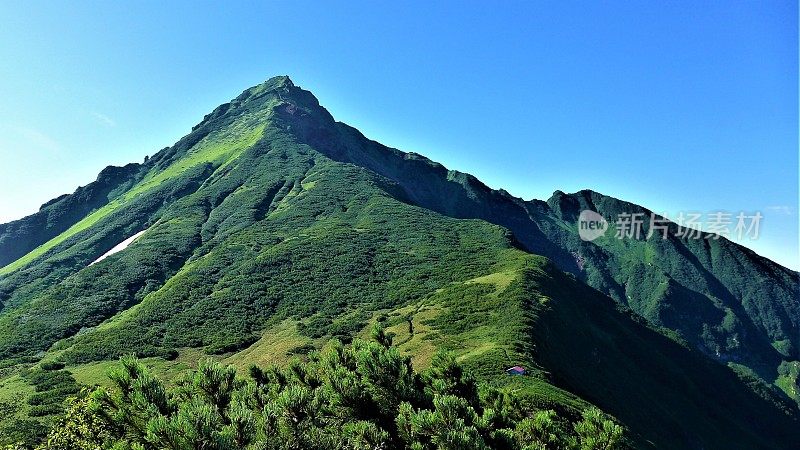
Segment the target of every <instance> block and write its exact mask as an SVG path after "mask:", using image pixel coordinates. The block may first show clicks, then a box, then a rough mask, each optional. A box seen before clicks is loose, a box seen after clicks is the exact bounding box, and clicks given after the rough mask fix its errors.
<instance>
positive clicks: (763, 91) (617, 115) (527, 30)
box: [0, 1, 800, 269]
mask: <svg viewBox="0 0 800 450" xmlns="http://www.w3.org/2000/svg"><path fill="white" fill-rule="evenodd" d="M115 3H119V4H115ZM130 3H131V4H127V5H123V4H121V2H25V3H24V4H23V3H19V4H18V5H14V4H12V3H11V2H3V3H2V4H0V23H2V26H0V61H2V63H1V64H0V156H2V161H3V163H2V164H0V193H2V200H1V201H0V222H4V221H8V220H12V219H15V218H19V217H22V216H24V215H26V214H29V213H32V212H34V211H36V210H37V209H38V206H39V205H40V204H41V203H43V202H45V201H46V200H48V199H50V198H52V197H54V196H56V195H59V194H62V193H66V192H72V191H73V190H74V189H75V188H76V187H77V186H78V185H83V184H86V183H88V182H90V181H92V180H93V179H94V178H95V176H96V175H97V173H98V172H99V170H100V169H102V168H103V167H104V166H106V165H109V164H124V163H127V162H131V161H140V160H141V159H142V158H143V157H144V156H145V155H148V154H153V153H155V152H156V151H157V150H158V149H161V148H163V147H166V146H168V145H171V144H172V143H173V142H175V141H176V140H177V139H178V138H180V137H181V136H182V135H184V134H186V133H187V132H188V131H189V130H190V128H191V126H192V125H194V124H195V123H197V122H199V120H200V119H201V118H202V116H203V115H204V114H206V113H208V112H209V111H211V110H212V109H213V108H214V107H215V106H217V105H218V104H220V103H223V102H225V101H228V100H229V99H231V98H233V97H235V96H236V95H237V94H239V93H240V92H241V91H242V90H244V89H245V88H247V87H249V86H251V85H254V84H257V83H259V82H261V81H263V80H264V79H266V78H269V77H270V76H273V75H279V74H288V75H290V76H291V77H292V79H293V80H294V82H295V83H296V84H298V85H300V86H302V87H304V88H307V89H310V90H311V91H313V92H314V93H315V94H316V95H317V97H318V98H319V99H320V101H321V103H322V104H323V105H324V106H325V107H327V108H328V109H329V110H330V111H331V113H332V114H333V115H334V117H336V118H337V119H338V120H342V121H344V122H347V123H349V124H351V125H353V126H355V127H357V128H359V129H361V130H362V131H363V132H364V133H365V134H366V135H367V136H369V137H371V138H373V139H376V140H379V141H381V142H383V143H385V144H387V145H391V146H394V147H397V148H400V149H402V150H406V151H415V152H418V153H422V154H424V155H426V156H428V157H430V158H432V159H434V160H437V161H439V162H442V163H443V164H445V165H446V166H447V167H449V168H453V169H458V170H461V171H465V172H470V173H472V174H474V175H476V176H478V177H479V178H480V179H482V180H483V181H484V182H486V183H487V184H488V185H489V186H491V187H495V188H501V187H502V188H505V189H506V190H508V191H509V192H511V193H512V194H515V195H517V196H520V197H523V198H526V199H529V198H540V199H546V198H548V197H549V196H550V195H551V193H552V192H553V191H554V190H556V189H560V190H563V191H566V192H574V191H577V190H580V189H583V188H591V189H594V190H597V191H600V192H603V193H606V194H610V195H613V196H616V197H619V198H623V199H626V200H629V201H632V202H635V203H639V204H642V205H644V206H647V207H649V208H650V209H653V210H656V211H666V212H670V213H672V214H676V213H678V212H681V211H697V212H707V213H710V212H714V211H719V210H725V211H731V212H734V213H735V212H739V211H747V212H754V211H761V212H762V213H763V214H764V219H763V221H762V222H761V229H760V237H759V239H758V240H757V241H744V242H742V243H743V244H745V245H747V246H749V247H751V248H754V249H755V250H756V251H758V252H759V253H761V254H763V255H766V256H768V257H770V258H772V259H774V260H776V261H779V262H781V263H783V264H784V265H787V266H789V267H792V268H794V269H798V268H800V256H798V253H799V252H798V32H797V19H798V11H797V4H796V2H789V1H786V2H782V1H768V2H754V1H753V2H736V1H731V2H583V1H581V2H560V1H559V2H555V1H554V2H536V3H533V2H506V3H503V4H499V3H494V2H473V1H468V2H458V3H456V2H419V3H416V4H415V3H414V2H410V3H406V2H394V3H389V2H341V3H336V2H252V3H250V2H218V3H212V2H202V1H199V2H185V3H181V2H145V1H137V2H130ZM162 3H166V5H164V4H162ZM223 3H225V5H224V6H223V5H222V4H223ZM431 3H435V4H431Z"/></svg>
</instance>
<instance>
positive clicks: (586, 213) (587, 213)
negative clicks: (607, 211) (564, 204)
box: [578, 209, 608, 241]
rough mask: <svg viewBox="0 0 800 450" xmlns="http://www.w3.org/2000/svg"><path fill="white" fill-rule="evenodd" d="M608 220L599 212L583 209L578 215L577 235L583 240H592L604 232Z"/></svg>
mask: <svg viewBox="0 0 800 450" xmlns="http://www.w3.org/2000/svg"><path fill="white" fill-rule="evenodd" d="M606 230H608V222H607V221H606V219H605V218H604V217H603V216H601V215H600V214H598V213H596V212H594V211H591V210H588V209H584V210H583V211H581V214H580V215H579V216H578V235H580V237H581V239H582V240H584V241H593V240H595V239H597V238H599V237H600V236H602V235H604V234H606Z"/></svg>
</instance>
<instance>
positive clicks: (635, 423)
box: [0, 77, 800, 449]
mask: <svg viewBox="0 0 800 450" xmlns="http://www.w3.org/2000/svg"><path fill="white" fill-rule="evenodd" d="M583 210H591V211H595V212H597V213H599V214H601V215H603V216H604V217H605V218H607V219H608V220H609V222H611V223H613V222H614V218H615V217H617V216H618V215H619V214H623V213H628V214H630V213H640V212H641V213H645V214H650V211H648V210H646V209H645V208H642V207H640V206H637V205H633V204H630V203H626V202H623V201H621V200H617V199H614V198H612V197H608V196H604V195H602V194H599V193H596V192H592V191H581V192H578V193H575V194H569V195H568V194H564V193H562V192H556V193H555V194H554V195H553V196H552V197H551V198H550V199H549V200H547V201H546V202H544V201H538V200H532V201H524V200H521V199H518V198H515V197H513V196H511V195H509V194H508V193H506V192H505V191H502V190H500V191H497V190H492V189H489V188H488V187H486V186H485V185H484V184H482V183H481V182H480V181H478V180H477V179H476V178H474V177H472V176H470V175H468V174H463V173H459V172H455V171H449V170H447V169H446V168H444V167H443V166H441V165H440V164H437V163H435V162H433V161H430V160H428V159H426V158H424V157H422V156H420V155H417V154H414V153H404V152H401V151H399V150H395V149H391V148H388V147H386V146H383V145H381V144H379V143H377V142H374V141H371V140H369V139H367V138H366V137H364V136H363V135H362V134H361V133H359V132H358V130H356V129H354V128H352V127H349V126H347V125H345V124H342V123H339V122H336V121H335V120H334V119H333V117H332V116H331V115H330V114H329V113H328V112H327V111H326V110H325V109H324V108H322V107H321V106H320V105H319V102H318V101H317V99H316V98H315V97H314V96H313V95H312V94H311V93H310V92H308V91H305V90H303V89H300V88H298V87H296V86H294V84H293V83H292V82H291V81H290V80H289V79H288V78H287V77H276V78H272V79H270V80H268V81H267V82H265V83H263V84H261V85H259V86H256V87H253V88H250V89H248V90H246V91H245V92H243V93H242V94H241V95H240V96H238V97H237V98H235V99H234V100H232V101H231V102H230V103H226V104H224V105H222V106H220V107H218V108H216V109H215V110H214V111H213V112H212V113H211V114H209V115H207V116H206V117H205V118H204V119H203V121H202V122H201V123H200V124H198V125H197V126H195V127H194V128H193V129H192V131H191V133H189V134H188V135H187V136H185V137H184V138H182V139H181V140H180V141H178V142H177V143H176V144H175V145H173V146H171V147H168V148H165V149H163V150H161V151H160V152H158V153H156V154H155V155H154V156H152V157H150V158H147V159H146V160H145V161H144V162H143V163H142V164H130V165H127V166H125V167H122V168H117V167H109V168H107V169H105V170H103V172H101V174H100V176H99V177H98V179H97V180H96V181H95V182H93V183H91V184H89V185H87V186H85V187H82V188H79V189H78V190H77V191H76V192H75V193H73V194H71V195H66V196H62V197H59V198H57V199H54V200H52V201H50V202H48V203H47V204H45V205H43V206H42V208H41V210H40V211H39V212H38V213H36V214H34V215H32V216H29V217H26V218H24V219H21V220H18V221H15V222H11V223H9V224H5V225H0V266H2V268H0V302H2V310H0V361H2V367H4V369H3V372H2V373H0V377H4V378H3V381H2V383H4V384H5V385H7V386H14V387H15V392H16V393H17V394H19V393H23V394H19V395H24V393H25V392H32V390H33V389H34V387H35V386H34V385H33V384H31V383H30V382H28V381H26V380H27V379H26V378H25V376H24V373H25V372H23V371H24V370H26V368H27V367H30V366H31V365H33V364H36V363H39V364H42V363H58V364H66V366H67V369H68V370H69V371H70V373H71V374H72V375H73V376H74V378H75V379H76V380H77V381H78V382H80V383H84V384H92V383H95V382H97V377H96V373H97V371H98V369H103V368H104V367H107V365H108V364H109V362H110V361H113V360H115V359H116V358H118V357H119V356H121V355H124V354H127V353H136V354H137V355H139V356H140V357H145V358H148V361H150V362H151V364H152V365H153V366H154V367H156V368H158V369H160V370H162V371H163V372H164V373H165V374H174V373H177V372H180V371H181V370H183V369H185V368H186V367H189V366H191V365H192V364H193V363H194V361H196V360H197V359H198V358H199V357H200V356H201V355H202V354H206V355H212V356H213V357H214V358H216V359H220V360H222V361H225V362H227V363H230V364H234V365H239V366H242V367H244V366H246V365H248V364H250V363H254V362H256V363H261V362H282V361H286V360H287V359H288V358H290V357H291V356H292V355H297V354H302V353H303V352H307V351H308V349H311V348H319V347H320V346H321V345H322V343H324V342H325V341H326V340H328V339H330V338H332V337H336V338H339V339H341V340H344V341H348V340H350V339H352V338H353V337H354V336H358V335H359V334H360V333H362V331H363V330H364V329H365V328H366V327H367V326H368V325H369V324H370V323H372V322H374V321H376V320H382V321H385V322H386V323H387V324H388V325H389V328H388V329H389V330H390V331H392V332H393V333H395V336H396V338H395V341H396V342H398V343H399V345H400V348H401V349H402V350H403V351H404V352H407V353H408V354H410V355H411V356H412V358H413V359H414V361H415V364H418V365H420V366H421V367H424V366H425V365H426V364H428V363H429V362H430V359H431V357H432V355H433V353H434V352H435V350H436V349H447V350H450V351H452V352H454V353H455V354H456V355H457V356H458V358H459V360H460V361H461V362H462V363H463V364H464V365H465V366H467V367H468V368H469V369H470V370H471V371H472V372H473V373H475V374H476V375H477V376H478V377H480V378H481V379H483V380H486V381H487V382H489V383H492V384H494V385H496V386H497V387H500V388H502V389H513V390H516V391H520V392H523V393H525V396H526V398H527V401H528V406H529V407H531V408H534V407H535V408H540V407H548V408H553V409H556V410H558V411H561V412H563V413H564V414H566V415H570V414H573V415H574V414H576V411H579V410H580V408H582V407H584V406H585V405H587V404H588V403H592V404H595V405H597V406H599V407H600V408H602V409H603V410H604V411H606V412H608V413H610V414H612V415H614V416H615V417H616V418H617V419H619V420H620V421H621V422H622V423H623V424H624V425H626V426H627V427H628V429H629V430H630V435H631V442H632V444H633V445H634V446H635V447H638V448H653V447H656V448H706V449H708V448H793V446H794V445H796V442H798V441H800V431H798V430H800V427H799V426H798V425H800V423H799V420H800V419H798V415H799V413H798V406H797V404H796V403H794V402H793V401H792V400H798V399H800V396H798V385H797V377H798V372H800V362H799V361H800V300H799V299H800V291H798V289H800V288H799V287H798V286H800V280H799V279H798V273H796V272H792V271H790V270H788V269H786V268H784V267H781V266H780V265H777V264H775V263H773V262H772V261H769V260H767V259H765V258H762V257H760V256H758V255H756V254H755V253H753V252H752V251H750V250H748V249H746V248H743V247H741V246H738V245H736V244H734V243H732V242H730V241H728V240H726V239H724V238H720V239H712V238H711V237H710V236H704V237H703V238H702V239H686V238H676V237H674V233H670V237H669V238H668V239H665V240H662V239H661V238H660V236H654V237H652V238H651V239H646V238H640V239H625V240H618V239H615V238H614V237H613V233H607V235H606V236H604V237H601V238H599V239H596V240H594V241H592V242H586V241H583V240H581V239H580V237H579V235H578V230H577V218H578V214H579V213H580V212H581V211H583ZM647 226H648V224H645V227H644V231H645V233H644V235H646V234H647V233H646V232H647V229H648V228H647ZM670 226H671V227H672V230H673V231H675V230H676V229H677V226H676V225H674V224H672V225H670ZM138 233H141V235H140V236H139V237H138V238H137V239H135V240H134V241H133V243H131V244H130V245H129V246H128V247H127V248H125V249H123V250H121V251H119V252H117V253H114V254H112V255H109V256H108V257H106V258H104V259H102V261H97V260H98V258H100V257H101V256H103V255H104V254H106V253H107V252H108V251H109V250H111V249H112V248H113V247H115V246H117V245H118V244H119V243H120V242H123V241H125V240H126V239H128V238H130V237H132V236H134V235H137V234H138ZM95 261H97V262H96V263H94V262H95ZM93 263H94V264H93ZM512 365H524V366H526V367H528V368H529V372H530V375H529V376H525V377H508V376H506V375H505V373H504V369H505V368H506V367H509V366H512ZM36 389H37V390H38V387H36ZM4 395H5V394H4V391H3V388H2V385H0V403H2V404H6V403H8V402H9V400H8V399H9V398H10V397H9V396H6V397H4ZM9 395H10V394H9ZM11 409H12V410H13V412H12V414H10V415H9V418H8V419H7V420H6V422H7V423H8V428H7V429H10V428H12V427H14V426H17V425H15V424H16V423H17V422H19V421H20V420H31V419H30V417H32V416H35V414H31V409H30V408H28V407H27V406H22V407H12V408H11ZM9 420H13V421H17V422H9ZM0 434H2V429H0Z"/></svg>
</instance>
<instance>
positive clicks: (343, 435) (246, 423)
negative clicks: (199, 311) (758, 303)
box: [41, 329, 622, 450]
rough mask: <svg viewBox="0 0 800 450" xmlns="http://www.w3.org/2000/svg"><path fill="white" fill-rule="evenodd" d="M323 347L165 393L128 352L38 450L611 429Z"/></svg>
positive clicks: (476, 440) (405, 441) (372, 355)
mask: <svg viewBox="0 0 800 450" xmlns="http://www.w3.org/2000/svg"><path fill="white" fill-rule="evenodd" d="M373 334H374V337H375V341H374V342H366V341H361V340H356V341H354V342H353V343H352V344H351V345H348V346H343V345H341V344H339V343H336V342H334V343H333V344H332V345H330V346H328V347H327V348H326V349H325V350H324V351H323V352H321V353H312V354H311V355H309V361H307V362H300V361H297V362H295V363H293V364H291V365H290V366H289V367H287V368H285V369H279V368H275V367H272V368H269V369H266V370H262V369H259V368H255V367H254V368H252V369H251V370H250V378H249V379H248V380H242V379H239V378H237V377H236V371H235V369H234V368H232V367H225V366H222V365H220V364H218V363H215V362H212V361H206V362H204V363H202V364H201V365H200V367H199V368H198V370H197V371H196V372H194V373H192V374H189V375H187V376H186V377H185V378H184V379H182V380H180V381H178V382H177V383H176V384H175V385H174V386H173V387H169V388H168V387H166V386H165V385H164V384H163V383H162V382H161V381H160V380H158V379H156V378H155V377H153V376H152V375H151V374H149V373H148V371H147V370H146V369H145V368H144V367H143V366H142V365H141V364H140V363H139V362H138V361H137V360H136V359H135V358H133V357H125V358H122V360H121V367H120V368H119V369H118V370H116V371H115V372H113V373H112V374H111V379H112V380H113V382H114V388H112V389H103V388H99V389H97V390H95V391H93V392H91V393H88V394H87V395H85V396H83V397H81V398H78V399H76V400H74V401H73V403H72V405H71V408H70V410H69V412H68V413H67V415H66V416H65V417H64V418H63V419H61V421H60V423H58V424H57V426H56V427H55V428H54V429H53V431H52V432H51V434H50V436H49V438H48V440H47V442H46V443H45V444H44V445H42V446H41V448H42V449H53V450H55V449H64V450H67V449H69V450H76V449H100V448H102V449H115V450H122V449H136V450H145V449H181V450H183V449H242V448H245V449H264V450H267V449H394V448H412V449H434V448H438V449H472V448H476V449H477V448H503V449H505V448H509V449H512V448H513V449H517V448H519V449H611V448H617V447H618V446H619V445H620V444H619V443H620V441H621V437H622V436H621V435H622V429H621V427H620V426H619V425H616V424H615V423H613V422H612V421H611V420H609V419H608V418H606V417H604V416H603V414H602V413H601V412H600V411H598V410H596V409H590V410H587V411H585V412H584V414H583V419H582V420H581V421H579V422H578V423H575V424H570V423H569V422H568V421H566V420H564V419H562V418H560V417H558V416H557V415H556V414H555V413H554V412H552V411H535V412H534V411H523V410H522V409H521V408H520V407H519V405H518V403H517V402H516V400H515V399H514V398H513V397H511V396H509V395H507V394H503V393H500V392H497V391H494V390H489V389H479V386H478V384H477V383H476V382H475V380H474V379H472V378H471V377H470V376H469V375H468V374H467V373H465V372H464V371H463V370H462V369H461V367H460V366H459V365H458V364H457V363H456V361H455V360H454V359H453V358H452V357H450V356H448V355H445V354H441V355H438V356H437V357H436V358H435V360H434V362H433V364H432V366H431V368H430V369H429V370H427V371H426V372H425V373H423V374H416V373H414V371H413V369H412V365H411V360H410V359H409V358H408V357H405V356H401V355H400V353H399V352H398V350H397V349H396V348H394V347H392V346H391V339H390V338H388V337H387V336H386V335H385V334H384V333H383V331H382V330H381V329H376V330H375V332H374V333H373Z"/></svg>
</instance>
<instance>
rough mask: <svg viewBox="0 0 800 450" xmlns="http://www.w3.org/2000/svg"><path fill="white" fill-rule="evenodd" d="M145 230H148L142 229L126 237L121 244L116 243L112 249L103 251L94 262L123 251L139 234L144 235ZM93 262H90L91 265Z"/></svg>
mask: <svg viewBox="0 0 800 450" xmlns="http://www.w3.org/2000/svg"><path fill="white" fill-rule="evenodd" d="M145 231H147V230H142V231H140V232H138V233H136V234H134V235H133V236H131V237H129V238H128V239H125V240H124V241H122V242H120V243H119V244H117V245H115V246H114V248H112V249H111V250H109V251H107V252H105V253H103V255H102V256H100V257H99V258H97V259H95V260H94V261H92V264H97V263H99V262H100V261H102V260H104V259H106V258H108V257H109V256H111V255H113V254H114V253H117V252H121V251H123V250H125V249H126V248H127V247H128V246H129V245H131V244H132V243H133V241H135V240H136V238H138V237H139V236H141V235H143V234H144V232H145ZM92 264H89V265H90V266H91V265H92Z"/></svg>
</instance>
